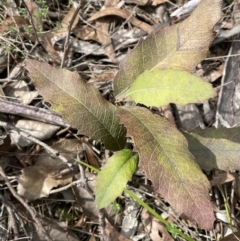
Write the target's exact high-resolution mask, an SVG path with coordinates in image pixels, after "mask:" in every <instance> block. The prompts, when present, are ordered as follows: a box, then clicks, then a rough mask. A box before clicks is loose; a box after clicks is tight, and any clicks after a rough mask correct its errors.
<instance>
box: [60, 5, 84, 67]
mask: <svg viewBox="0 0 240 241" xmlns="http://www.w3.org/2000/svg"><path fill="white" fill-rule="evenodd" d="M80 8H81V3H79V4H78V6H77V8H76V10H75V12H74V15H73V17H72V19H71V21H70V22H69V25H68V33H67V37H66V40H65V43H64V53H63V58H62V62H61V67H60V68H63V67H64V62H65V59H66V56H67V53H68V50H69V45H68V44H69V39H70V34H71V29H72V25H73V23H74V21H75V19H76V17H77V15H78V12H79V10H80Z"/></svg>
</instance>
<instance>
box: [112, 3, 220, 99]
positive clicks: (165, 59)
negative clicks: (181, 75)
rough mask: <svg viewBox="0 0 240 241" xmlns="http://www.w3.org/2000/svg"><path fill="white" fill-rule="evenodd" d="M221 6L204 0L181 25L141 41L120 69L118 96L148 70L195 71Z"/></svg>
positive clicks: (204, 51)
mask: <svg viewBox="0 0 240 241" xmlns="http://www.w3.org/2000/svg"><path fill="white" fill-rule="evenodd" d="M221 6H222V0H211V1H209V0H202V1H201V2H200V4H199V5H198V7H197V8H196V9H195V10H194V12H193V13H192V14H191V15H190V17H188V18H187V19H186V20H184V21H183V22H182V23H180V24H176V25H173V26H171V27H165V28H161V29H160V30H159V31H157V32H155V33H154V34H152V35H150V36H149V37H148V38H147V39H146V40H144V41H140V42H139V44H138V45H137V46H136V47H135V48H134V49H133V50H132V51H131V52H130V53H129V54H128V55H127V56H126V58H125V60H124V62H123V63H122V64H121V66H120V71H119V72H118V74H117V75H116V77H115V80H114V91H115V96H117V95H119V94H121V93H122V92H123V91H124V90H126V89H127V88H128V87H129V86H130V85H131V84H132V83H133V82H134V81H135V80H136V78H137V77H138V76H139V75H140V74H141V73H143V72H144V71H145V70H153V69H168V68H171V69H179V70H186V71H189V72H194V70H195V67H196V65H197V64H198V63H199V62H200V61H202V60H203V59H204V58H205V57H206V54H207V52H208V48H209V45H210V44H211V42H212V40H213V38H214V33H213V27H214V25H215V24H216V22H217V21H218V20H219V19H220V17H221ZM117 99H118V98H117Z"/></svg>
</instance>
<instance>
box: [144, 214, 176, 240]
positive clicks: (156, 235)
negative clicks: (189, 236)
mask: <svg viewBox="0 0 240 241" xmlns="http://www.w3.org/2000/svg"><path fill="white" fill-rule="evenodd" d="M141 217H142V222H143V224H144V227H145V231H146V233H148V234H149V236H150V238H151V240H152V241H174V239H173V238H172V237H171V235H170V234H169V233H168V231H167V230H166V228H165V227H164V225H163V224H161V223H160V222H159V220H158V219H157V218H155V217H153V216H152V215H151V214H150V213H149V212H148V211H147V210H146V209H143V210H142V212H141ZM160 234H161V235H160Z"/></svg>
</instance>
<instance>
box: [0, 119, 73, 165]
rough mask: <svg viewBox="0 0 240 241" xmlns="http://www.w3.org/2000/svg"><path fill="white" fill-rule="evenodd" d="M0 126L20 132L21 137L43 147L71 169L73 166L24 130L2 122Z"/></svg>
mask: <svg viewBox="0 0 240 241" xmlns="http://www.w3.org/2000/svg"><path fill="white" fill-rule="evenodd" d="M0 126H2V127H4V128H6V129H11V130H14V131H16V132H18V134H19V135H21V136H23V137H25V138H27V139H29V140H30V141H33V142H34V143H36V144H38V145H40V146H42V147H43V148H44V149H45V150H47V151H49V152H50V153H52V154H53V155H54V156H56V157H58V158H59V159H60V160H61V161H63V162H64V163H66V164H67V165H68V166H69V167H71V166H72V164H71V163H69V162H68V160H67V159H66V158H65V157H64V156H61V155H60V154H59V152H58V151H56V150H54V149H53V148H51V147H50V146H48V145H46V144H45V143H44V142H42V141H39V140H38V139H37V138H35V137H33V136H31V135H30V134H29V133H27V132H25V131H23V130H20V129H19V128H17V127H15V126H13V125H11V124H9V123H6V122H3V121H0Z"/></svg>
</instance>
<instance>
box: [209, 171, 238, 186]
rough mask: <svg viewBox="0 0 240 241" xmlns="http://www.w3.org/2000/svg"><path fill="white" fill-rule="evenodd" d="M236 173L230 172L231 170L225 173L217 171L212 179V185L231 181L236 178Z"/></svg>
mask: <svg viewBox="0 0 240 241" xmlns="http://www.w3.org/2000/svg"><path fill="white" fill-rule="evenodd" d="M235 178H236V174H234V173H229V172H223V173H217V174H215V175H214V176H213V179H212V180H211V181H210V184H211V186H216V185H222V184H224V183H226V182H231V181H233V180H235Z"/></svg>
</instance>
